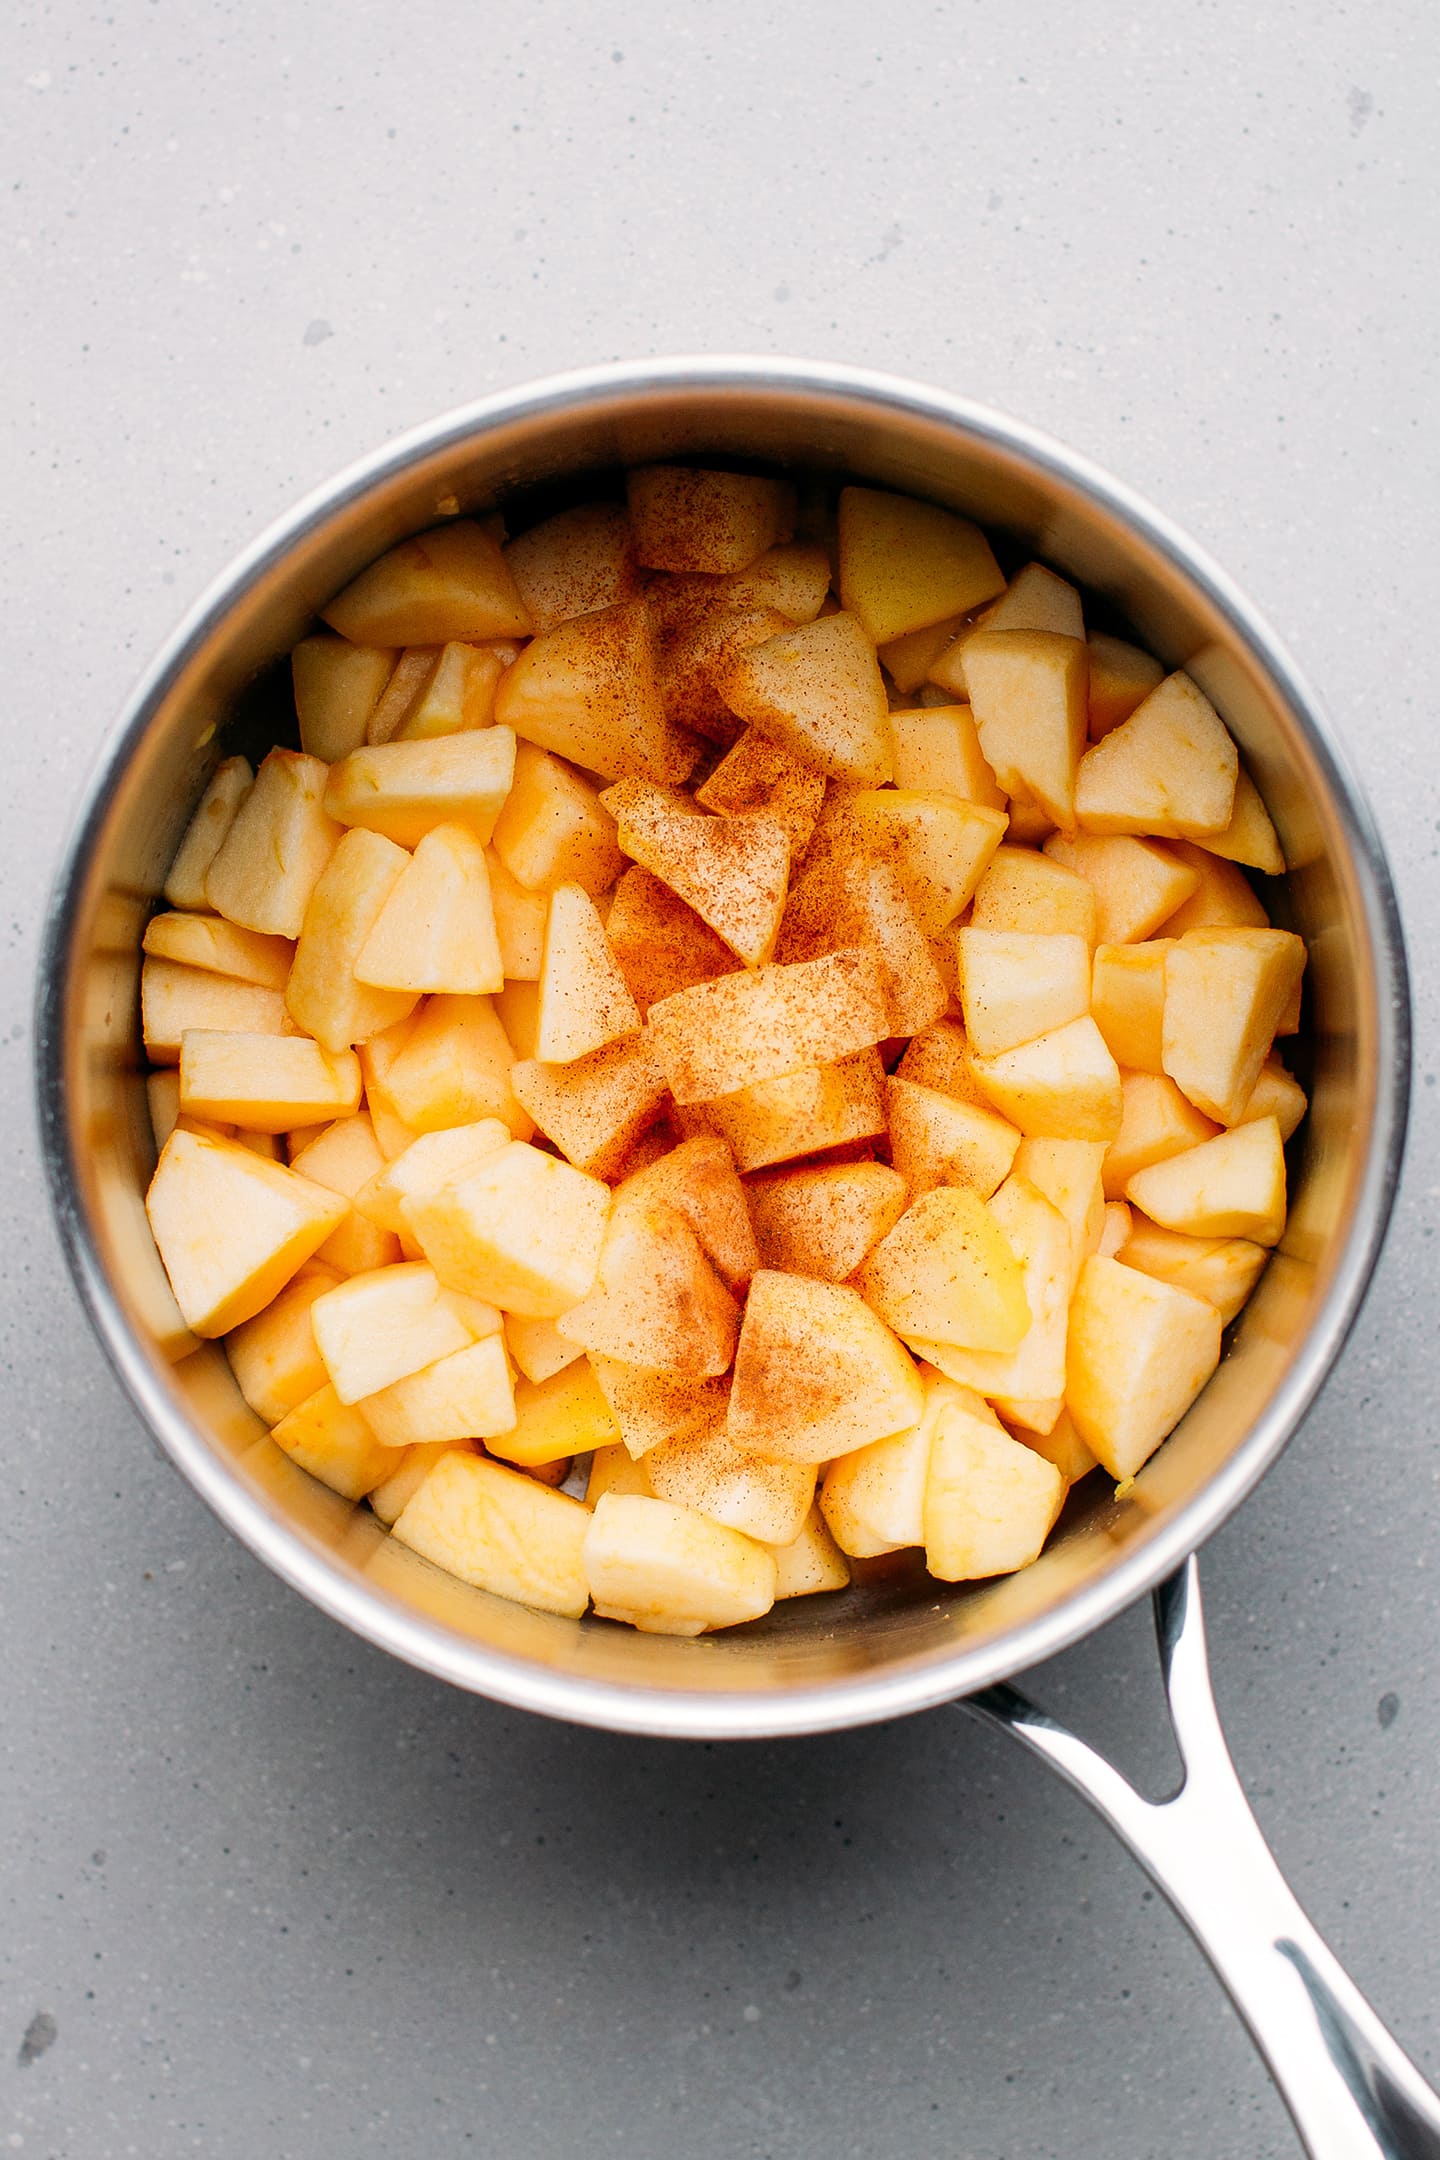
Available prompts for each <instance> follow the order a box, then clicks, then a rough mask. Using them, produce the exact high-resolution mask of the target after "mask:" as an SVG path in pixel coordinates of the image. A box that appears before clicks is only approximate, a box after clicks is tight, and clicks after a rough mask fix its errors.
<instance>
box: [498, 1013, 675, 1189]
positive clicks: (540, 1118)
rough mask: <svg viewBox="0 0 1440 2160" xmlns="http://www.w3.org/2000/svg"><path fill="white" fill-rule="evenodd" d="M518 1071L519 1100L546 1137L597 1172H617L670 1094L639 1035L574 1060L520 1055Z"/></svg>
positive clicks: (515, 1072)
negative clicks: (560, 1061) (542, 1059)
mask: <svg viewBox="0 0 1440 2160" xmlns="http://www.w3.org/2000/svg"><path fill="white" fill-rule="evenodd" d="M510 1078H511V1083H512V1085H513V1087H514V1089H515V1097H516V1100H517V1102H519V1103H520V1104H521V1105H522V1107H523V1108H524V1110H525V1112H526V1114H527V1116H528V1117H530V1118H533V1120H534V1122H535V1124H536V1125H537V1126H538V1127H539V1128H540V1131H541V1132H542V1133H544V1135H545V1137H546V1139H547V1140H553V1141H554V1143H555V1145H556V1147H558V1148H559V1150H560V1152H561V1154H562V1155H563V1156H564V1157H565V1159H566V1161H567V1162H571V1163H573V1164H574V1165H575V1167H576V1169H577V1170H586V1171H589V1172H590V1173H591V1174H592V1175H593V1176H595V1177H604V1178H610V1177H614V1176H616V1175H617V1173H618V1172H619V1170H620V1169H621V1167H622V1166H623V1164H624V1163H625V1160H626V1158H627V1157H628V1155H629V1153H630V1151H631V1149H632V1148H633V1147H634V1145H635V1143H636V1141H637V1140H638V1139H639V1138H640V1136H641V1135H642V1134H643V1133H645V1132H646V1131H647V1130H648V1129H649V1127H650V1126H651V1125H653V1124H654V1122H655V1120H656V1118H657V1117H659V1115H660V1113H661V1111H662V1110H663V1109H664V1107H665V1103H666V1100H667V1094H666V1087H665V1076H664V1074H663V1073H662V1072H661V1070H660V1068H659V1066H658V1065H657V1064H656V1062H655V1060H654V1058H653V1057H652V1056H651V1054H650V1050H649V1047H648V1045H647V1044H646V1042H645V1041H644V1039H643V1038H642V1037H640V1036H638V1035H632V1036H627V1037H626V1038H625V1039H624V1040H623V1041H621V1042H612V1043H607V1044H606V1046H605V1048H604V1049H603V1050H592V1051H591V1053H590V1055H589V1056H588V1057H583V1058H576V1059H575V1060H574V1061H573V1063H571V1064H569V1065H546V1064H542V1063H541V1062H540V1060H539V1059H535V1058H527V1059H524V1060H521V1061H517V1063H516V1064H515V1065H514V1066H513V1067H512V1068H511V1074H510Z"/></svg>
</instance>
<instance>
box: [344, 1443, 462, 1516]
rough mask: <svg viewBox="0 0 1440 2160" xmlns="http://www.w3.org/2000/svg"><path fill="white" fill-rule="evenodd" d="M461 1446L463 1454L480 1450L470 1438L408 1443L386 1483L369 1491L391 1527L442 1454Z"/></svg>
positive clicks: (376, 1509) (376, 1510)
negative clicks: (408, 1445) (410, 1444)
mask: <svg viewBox="0 0 1440 2160" xmlns="http://www.w3.org/2000/svg"><path fill="white" fill-rule="evenodd" d="M457 1448H458V1450H459V1451H460V1453H461V1454H462V1455H474V1454H477V1453H478V1452H479V1450H478V1448H477V1447H476V1446H475V1444H474V1443H473V1442H472V1441H466V1440H436V1441H433V1442H428V1443H426V1442H417V1443H416V1445H415V1446H414V1447H407V1448H406V1450H405V1452H404V1454H403V1455H402V1456H401V1458H400V1464H399V1468H398V1469H396V1470H393V1471H392V1472H391V1473H390V1475H389V1477H387V1478H386V1479H385V1480H384V1482H383V1483H382V1484H380V1485H377V1486H376V1487H375V1488H374V1490H373V1491H372V1492H370V1493H367V1494H366V1498H367V1499H368V1500H369V1502H370V1506H371V1508H372V1510H373V1512H374V1513H375V1514H376V1515H377V1516H378V1517H379V1519H380V1521H381V1522H382V1523H384V1525H385V1527H386V1529H387V1530H388V1529H390V1528H391V1526H392V1525H393V1523H394V1521H395V1518H396V1517H397V1516H398V1515H401V1514H403V1513H404V1511H405V1509H406V1508H407V1507H408V1506H409V1504H410V1502H411V1501H412V1500H413V1499H414V1497H415V1495H416V1493H417V1492H419V1490H420V1487H421V1486H422V1485H423V1484H424V1482H425V1480H426V1478H427V1477H429V1475H430V1472H431V1471H432V1470H433V1469H434V1467H435V1465H436V1463H437V1462H439V1460H440V1457H441V1456H442V1455H448V1454H450V1453H451V1452H452V1451H453V1450H455V1449H457Z"/></svg>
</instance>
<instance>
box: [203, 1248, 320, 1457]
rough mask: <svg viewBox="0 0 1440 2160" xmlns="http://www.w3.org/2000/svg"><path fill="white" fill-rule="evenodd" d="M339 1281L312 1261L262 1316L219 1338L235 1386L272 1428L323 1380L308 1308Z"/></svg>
mask: <svg viewBox="0 0 1440 2160" xmlns="http://www.w3.org/2000/svg"><path fill="white" fill-rule="evenodd" d="M339 1280H340V1277H339V1276H338V1275H337V1274H336V1273H335V1271H334V1269H333V1268H327V1267H322V1266H321V1265H320V1264H319V1263H318V1262H312V1263H311V1265H310V1266H308V1267H307V1268H306V1270H305V1272H304V1274H303V1275H297V1276H296V1277H295V1279H294V1280H293V1281H292V1282H289V1283H287V1284H286V1286H285V1288H284V1289H283V1290H282V1291H281V1292H280V1294H279V1296H278V1297H275V1298H272V1299H271V1301H270V1303H269V1304H268V1305H267V1306H266V1307H265V1309H264V1310H263V1312H258V1313H256V1315H255V1317H254V1319H253V1320H246V1321H245V1322H244V1323H243V1324H242V1325H241V1326H240V1327H238V1328H235V1329H233V1330H232V1332H231V1333H230V1334H229V1335H227V1336H226V1338H225V1355H226V1357H228V1358H229V1360H230V1370H231V1371H232V1372H233V1373H234V1375H235V1381H236V1385H237V1386H238V1387H239V1390H240V1392H241V1394H242V1395H243V1396H244V1397H245V1400H246V1402H247V1403H249V1405H250V1408H251V1409H252V1410H253V1411H254V1412H255V1415H256V1416H257V1417H262V1418H264V1420H265V1423H266V1424H267V1425H278V1424H279V1422H280V1420H281V1418H282V1417H284V1416H286V1414H287V1413H288V1412H289V1411H291V1410H293V1409H294V1408H295V1407H296V1405H297V1403H302V1402H304V1400H305V1398H306V1397H307V1396H308V1395H313V1394H314V1393H315V1391H316V1389H317V1388H322V1387H324V1386H325V1384H326V1382H327V1379H328V1377H329V1376H328V1374H327V1373H326V1371H325V1360H324V1359H323V1358H322V1357H321V1355H320V1351H319V1348H318V1347H317V1345H316V1341H315V1330H314V1328H312V1327H311V1325H310V1308H311V1306H312V1305H313V1304H314V1303H315V1300H316V1298H318V1297H323V1296H324V1294H325V1292H326V1291H327V1290H333V1289H334V1287H335V1285H336V1283H337V1282H339Z"/></svg>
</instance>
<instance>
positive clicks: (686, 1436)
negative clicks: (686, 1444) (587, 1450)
mask: <svg viewBox="0 0 1440 2160" xmlns="http://www.w3.org/2000/svg"><path fill="white" fill-rule="evenodd" d="M588 1362H589V1367H590V1370H591V1372H592V1373H593V1374H594V1378H595V1381H596V1383H597V1385H598V1386H599V1389H600V1392H601V1394H602V1395H603V1397H604V1399H605V1401H606V1402H607V1403H608V1405H609V1407H610V1414H611V1416H612V1418H613V1419H614V1422H615V1425H616V1426H617V1427H618V1430H619V1437H620V1440H621V1441H622V1443H623V1445H624V1446H625V1448H626V1449H627V1450H628V1451H629V1453H630V1454H631V1455H633V1456H635V1457H636V1459H637V1460H638V1459H639V1457H640V1456H642V1455H648V1454H649V1452H650V1450H651V1449H652V1448H656V1447H659V1446H660V1444H661V1442H662V1441H666V1440H693V1439H694V1438H695V1436H696V1435H697V1434H698V1433H703V1432H709V1431H711V1430H712V1429H713V1428H714V1426H715V1425H716V1424H717V1423H722V1422H723V1420H724V1417H725V1405H726V1402H727V1400H728V1399H729V1394H730V1388H729V1383H728V1382H727V1381H726V1380H725V1379H724V1377H723V1376H722V1375H718V1374H712V1375H710V1376H709V1377H708V1378H701V1379H694V1378H684V1377H681V1376H679V1375H677V1374H675V1373H669V1372H647V1371H646V1370H645V1369H644V1368H643V1367H641V1366H637V1365H627V1364H625V1363H624V1362H623V1361H622V1360H621V1359H619V1358H611V1357H605V1356H604V1355H603V1354H602V1353H601V1352H599V1351H594V1350H592V1351H591V1352H590V1353H589V1361H588ZM611 1437H612V1438H613V1437H614V1436H613V1435H612V1436H611Z"/></svg>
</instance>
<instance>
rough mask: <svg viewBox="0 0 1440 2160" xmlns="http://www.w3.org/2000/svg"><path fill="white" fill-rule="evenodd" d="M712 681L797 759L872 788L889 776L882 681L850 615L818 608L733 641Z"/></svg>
mask: <svg viewBox="0 0 1440 2160" xmlns="http://www.w3.org/2000/svg"><path fill="white" fill-rule="evenodd" d="M714 680H715V685H716V688H717V689H718V690H719V692H720V694H721V696H722V697H723V698H724V700H725V702H726V704H727V705H728V706H729V707H730V709H731V711H732V712H734V713H735V714H736V715H737V716H738V717H739V718H740V719H741V720H745V721H748V722H749V723H750V725H751V726H752V727H756V728H758V729H759V730H760V732H761V734H762V735H765V736H768V737H769V738H770V739H771V740H772V741H774V742H777V743H779V745H780V747H781V748H782V749H783V750H788V751H789V752H790V754H791V755H792V756H793V757H796V758H798V759H799V761H800V762H801V764H803V765H810V766H818V767H819V769H820V770H821V771H822V772H826V773H833V774H834V775H835V776H836V778H837V779H841V780H858V781H859V782H861V783H862V785H865V786H870V787H879V786H881V785H883V783H884V782H885V781H887V780H889V779H890V778H891V776H892V772H893V769H894V751H893V748H892V745H891V740H890V721H889V705H888V703H887V700H886V696H885V684H884V680H883V678H882V676H881V674H880V665H879V662H878V661H877V660H876V658H875V648H874V646H873V644H872V643H871V641H870V639H869V638H868V637H867V636H866V634H865V632H864V630H863V628H862V627H861V625H860V624H859V622H857V620H856V619H855V617H854V616H853V615H847V614H843V613H842V614H838V615H821V616H818V617H817V618H816V620H815V621H814V622H810V623H801V624H800V625H799V626H798V627H797V628H794V629H789V630H784V631H781V632H780V633H779V634H778V635H777V636H775V637H771V638H766V639H764V640H763V641H762V642H761V643H760V644H758V645H750V646H747V647H744V648H736V647H735V646H734V645H732V646H730V647H729V648H728V649H727V650H726V651H725V653H724V654H723V655H722V656H721V658H720V660H719V662H718V664H717V665H716V667H715V669H714Z"/></svg>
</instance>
